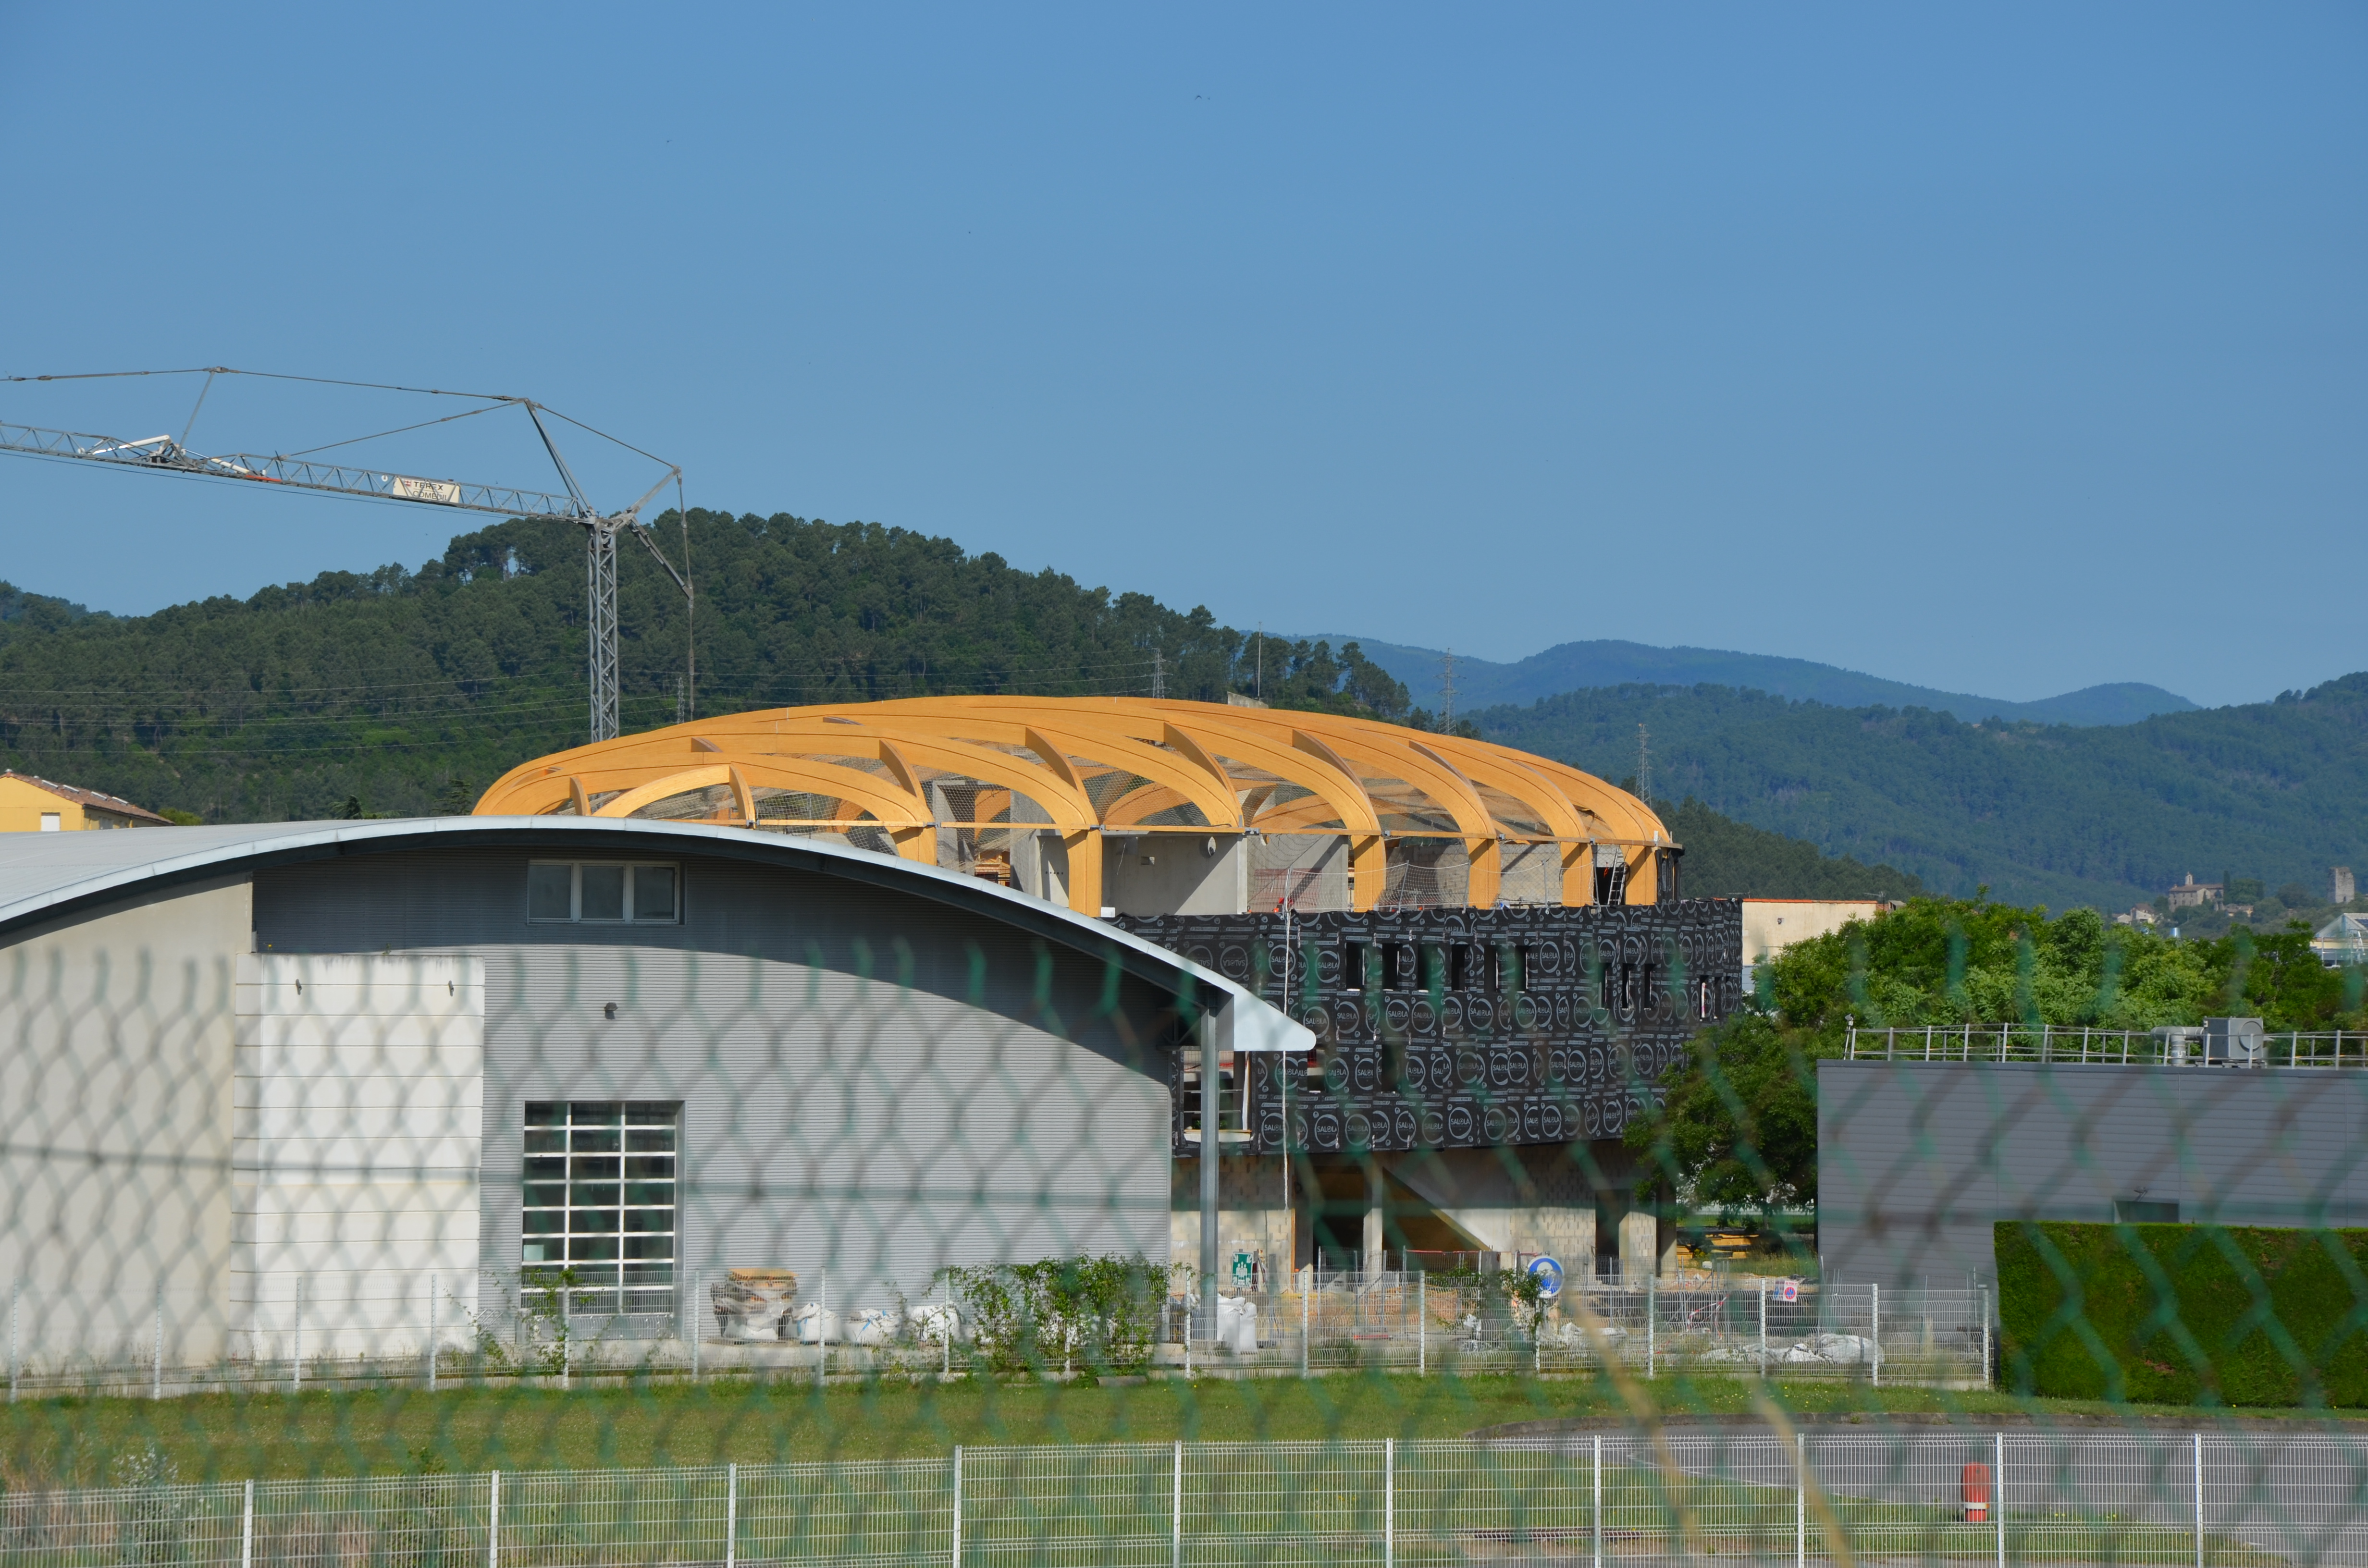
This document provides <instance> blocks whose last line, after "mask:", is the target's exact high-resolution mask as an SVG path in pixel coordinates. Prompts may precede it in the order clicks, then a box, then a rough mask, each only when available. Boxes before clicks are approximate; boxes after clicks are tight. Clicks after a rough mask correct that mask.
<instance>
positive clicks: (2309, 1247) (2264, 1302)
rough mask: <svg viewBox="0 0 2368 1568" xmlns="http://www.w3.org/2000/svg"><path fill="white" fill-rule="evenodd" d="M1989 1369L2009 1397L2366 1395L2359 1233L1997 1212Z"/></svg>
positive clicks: (2365, 1248) (2291, 1399) (2302, 1401)
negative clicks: (1999, 1375) (1994, 1325)
mask: <svg viewBox="0 0 2368 1568" xmlns="http://www.w3.org/2000/svg"><path fill="white" fill-rule="evenodd" d="M1996 1235H1997V1247H1998V1320H1999V1327H2000V1342H1999V1352H2000V1368H2001V1370H2002V1371H2003V1373H2004V1375H2005V1378H2006V1380H2007V1381H2008V1383H2009V1386H2010V1387H2012V1388H2014V1389H2016V1390H2017V1391H2018V1392H2023V1393H2035V1394H2044V1395H2050V1396H2055V1397H2059V1398H2073V1399H2107V1400H2116V1401H2119V1400H2127V1401H2132V1402H2135V1403H2160V1404H2228V1405H2328V1406H2340V1407H2345V1408H2356V1407H2360V1406H2363V1405H2368V1231H2336V1230H2288V1229H2271V1228H2269V1227H2265V1226H2222V1225H2100V1224H2074V1223H2069V1222H2066V1221H2011V1220H2009V1221H1999V1222H1998V1228H1997V1233H1996Z"/></svg>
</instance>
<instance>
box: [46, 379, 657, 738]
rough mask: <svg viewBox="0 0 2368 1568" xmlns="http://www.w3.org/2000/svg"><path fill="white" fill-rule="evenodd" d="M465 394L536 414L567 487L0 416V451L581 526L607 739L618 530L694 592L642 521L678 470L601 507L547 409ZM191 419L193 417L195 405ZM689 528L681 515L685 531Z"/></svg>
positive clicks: (601, 734) (598, 731)
mask: <svg viewBox="0 0 2368 1568" xmlns="http://www.w3.org/2000/svg"><path fill="white" fill-rule="evenodd" d="M222 373H224V372H222V370H219V369H217V370H211V371H209V372H208V374H207V383H208V385H209V386H211V384H212V378H213V376H215V375H217V374H222ZM12 379H16V380H26V379H34V380H47V379H49V378H46V377H40V378H23V377H18V378H12ZM472 395H479V396H483V397H484V401H485V402H487V403H493V404H502V403H514V404H517V405H518V406H519V407H521V408H523V409H525V410H526V414H527V417H528V418H529V419H531V420H533V421H534V428H535V434H536V435H538V436H540V437H541V439H542V445H543V449H544V450H545V451H547V452H549V453H550V454H551V460H552V466H553V467H555V468H557V469H558V471H559V477H560V482H561V483H562V484H563V485H564V488H565V494H549V493H547V492H543V491H537V490H525V489H520V488H518V487H516V486H512V485H496V484H472V483H466V482H463V481H460V480H449V479H427V478H422V477H420V476H418V475H416V474H404V473H394V472H389V471H387V470H385V469H376V468H361V467H357V466H355V465H353V464H349V463H324V462H313V461H309V460H304V459H302V458H286V457H279V456H270V457H266V456H263V455H261V454H259V453H255V452H228V453H219V454H211V455H209V454H205V453H200V452H194V451H191V450H189V449H188V448H187V447H185V446H183V445H182V444H181V441H180V440H176V439H175V438H174V437H171V436H150V437H144V438H142V439H140V440H131V441H127V440H123V439H120V438H119V437H112V436H97V435H91V434H87V433H85V432H81V431H74V430H51V429H45V428H42V427H41V426H32V425H12V424H8V423H6V422H5V421H0V452H12V453H17V454H19V455H22V456H27V457H44V458H74V459H79V460H83V461H86V462H97V463H106V464H108V465H111V466H115V467H120V468H131V469H138V470H141V471H142V472H150V473H180V474H188V475H191V476H193V477H197V478H205V479H219V480H230V481H241V482H246V483H256V484H272V485H281V486H285V487H287V488H290V489H296V490H313V491H321V492H324V493H326V494H334V495H358V496H365V497H368V498H370V499H371V500H377V501H406V502H411V503H415V504H416V505H420V506H449V507H452V508H454V509H456V510H460V511H464V512H489V513H493V514H495V515H496V516H499V517H536V518H548V519H551V520H553V521H557V520H562V519H564V520H565V521H568V522H572V523H575V524H576V525H578V526H579V527H581V528H583V529H584V531H585V556H586V584H585V598H586V607H585V608H586V623H587V630H588V632H589V637H588V639H587V640H588V642H589V644H590V646H589V648H588V649H587V651H586V664H587V665H588V668H587V671H586V675H587V678H588V684H589V686H590V688H591V692H590V698H591V700H590V720H591V723H590V729H591V734H592V739H593V740H595V741H607V740H614V739H616V738H617V736H618V734H619V733H620V719H619V707H618V704H619V697H620V688H619V682H618V669H617V661H618V652H619V648H620V642H619V638H618V631H617V540H618V538H619V536H620V535H623V534H628V533H630V534H632V536H633V538H635V539H637V540H640V541H641V543H642V545H643V548H644V549H646V550H647V551H649V552H650V555H651V556H652V558H654V559H655V561H656V562H657V563H658V564H659V565H660V566H661V567H663V568H665V570H666V575H667V576H669V577H671V578H673V579H674V582H675V585H676V586H677V587H679V588H680V589H681V590H682V591H683V596H684V598H685V600H686V601H687V602H688V601H689V600H690V599H691V597H692V595H691V586H690V579H689V577H687V576H686V575H684V574H682V573H681V572H678V571H677V570H675V565H674V562H671V561H668V560H667V559H666V552H665V551H662V550H660V549H659V548H658V546H657V541H656V540H654V539H652V538H651V537H650V530H649V528H648V527H647V525H645V524H643V522H642V520H641V512H642V508H643V507H644V506H648V505H649V504H650V502H651V501H652V500H653V499H655V497H656V495H657V494H658V493H659V492H660V491H662V490H664V489H665V488H666V486H667V485H669V484H676V485H679V483H680V482H681V479H682V470H681V469H680V468H679V467H677V466H676V465H673V464H667V465H666V473H665V474H664V475H662V476H661V477H660V478H659V480H658V482H657V483H655V484H653V485H651V486H650V488H649V489H648V491H647V492H646V493H644V494H643V496H642V498H641V499H640V500H638V501H636V502H634V503H633V504H632V506H627V507H625V508H624V509H623V510H622V511H617V512H603V511H602V510H601V509H600V508H599V507H598V506H594V505H593V504H592V501H591V499H590V498H589V497H588V496H587V495H586V494H585V492H584V487H583V486H582V485H580V484H578V483H576V481H575V470H574V469H572V468H571V467H569V465H568V462H567V460H566V458H565V457H564V455H562V453H561V452H560V449H559V443H558V442H557V441H556V440H554V439H553V438H552V433H551V427H550V426H548V425H547V424H545V423H544V421H543V415H544V414H545V413H547V412H549V410H547V409H545V408H544V407H543V405H542V404H541V403H536V402H534V401H533V400H532V399H530V398H522V397H495V396H492V395H489V394H472ZM204 400H205V394H204V393H202V392H200V393H199V403H201V404H202V403H203V402H204ZM190 417H191V419H192V420H193V421H194V419H195V417H196V415H195V414H194V412H193V413H192V415H191V416H190ZM561 417H564V415H562V416H561ZM187 435H188V432H186V431H184V432H183V438H184V439H186V438H187ZM688 526H689V519H688V517H687V516H686V518H685V527H686V530H687V529H688ZM686 537H688V534H687V532H686ZM694 667H695V666H694Z"/></svg>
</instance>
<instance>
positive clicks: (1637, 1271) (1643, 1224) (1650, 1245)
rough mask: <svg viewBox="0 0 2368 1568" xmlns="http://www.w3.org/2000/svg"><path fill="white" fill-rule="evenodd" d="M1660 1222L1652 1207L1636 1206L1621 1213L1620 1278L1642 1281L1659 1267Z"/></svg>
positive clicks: (1637, 1283) (1627, 1281)
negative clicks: (1655, 1216)
mask: <svg viewBox="0 0 2368 1568" xmlns="http://www.w3.org/2000/svg"><path fill="white" fill-rule="evenodd" d="M1659 1231H1660V1225H1659V1221H1656V1219H1655V1218H1654V1216H1653V1210H1651V1209H1650V1208H1632V1209H1630V1210H1628V1212H1626V1213H1625V1214H1622V1215H1621V1216H1620V1279H1621V1282H1622V1284H1626V1285H1642V1284H1644V1282H1645V1280H1646V1279H1647V1278H1650V1277H1651V1276H1652V1274H1653V1273H1654V1271H1655V1270H1656V1268H1657V1267H1659V1264H1660V1260H1661V1247H1660V1234H1659Z"/></svg>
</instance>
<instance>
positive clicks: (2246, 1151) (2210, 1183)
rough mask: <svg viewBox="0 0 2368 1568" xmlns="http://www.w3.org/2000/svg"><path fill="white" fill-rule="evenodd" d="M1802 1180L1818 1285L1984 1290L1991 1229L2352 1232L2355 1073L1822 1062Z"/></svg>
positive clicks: (2360, 1155)
mask: <svg viewBox="0 0 2368 1568" xmlns="http://www.w3.org/2000/svg"><path fill="white" fill-rule="evenodd" d="M2362 1043H2364V1042H2362V1041H2361V1040H2356V1039H2355V1040H2354V1041H2353V1050H2354V1051H2355V1052H2356V1051H2358V1050H2359V1048H2360V1046H2361V1045H2362ZM2199 1055H2200V1053H2199ZM1817 1167H1818V1168H1817V1186H1818V1201H1817V1246H1818V1251H1819V1252H1820V1254H1821V1255H1822V1256H1823V1258H1824V1264H1825V1270H1826V1274H1827V1278H1840V1279H1844V1280H1850V1281H1855V1282H1861V1283H1878V1284H1883V1285H1886V1286H1889V1285H1901V1286H1912V1285H1916V1284H1919V1283H1923V1282H1926V1281H1930V1283H1931V1284H1934V1285H1944V1284H1959V1283H1962V1282H1963V1281H1964V1279H1965V1278H1966V1277H1967V1276H1973V1277H1975V1278H1979V1279H1984V1280H1989V1279H1994V1278H1996V1256H1995V1253H1994V1251H1993V1246H1992V1237H1993V1231H1992V1227H1993V1225H1994V1224H1995V1223H1996V1222H1997V1221H2000V1220H2013V1219H2026V1218H2028V1219H2038V1220H2077V1221H2115V1220H2122V1221H2133V1222H2145V1221H2198V1220H2213V1221H2224V1222H2226V1223H2228V1224H2237V1225H2294V1226H2315V1225H2360V1224H2368V1070H2363V1065H2362V1064H2361V1063H2358V1062H2355V1063H2353V1064H2351V1065H2346V1066H2342V1067H2334V1066H2319V1067H2306V1066H2305V1067H2231V1066H2225V1065H2217V1064H2214V1065H2204V1064H2202V1063H2201V1062H2191V1063H2189V1064H2185V1065H2170V1064H2164V1063H2154V1062H2149V1063H2138V1062H2130V1063H2126V1064H2124V1063H2122V1062H2111V1063H2093V1062H2092V1063H2089V1064H2081V1063H2078V1062H1978V1061H1976V1062H1964V1061H1958V1062H1920V1061H1919V1062H1907V1061H1879V1060H1878V1061H1866V1060H1860V1061H1823V1062H1818V1063H1817Z"/></svg>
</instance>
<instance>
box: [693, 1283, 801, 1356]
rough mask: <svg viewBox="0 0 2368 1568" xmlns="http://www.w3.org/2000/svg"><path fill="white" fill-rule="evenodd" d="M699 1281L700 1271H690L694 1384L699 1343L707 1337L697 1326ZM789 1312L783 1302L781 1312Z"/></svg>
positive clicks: (787, 1306) (785, 1303) (787, 1305)
mask: <svg viewBox="0 0 2368 1568" xmlns="http://www.w3.org/2000/svg"><path fill="white" fill-rule="evenodd" d="M699 1279H700V1271H699V1270H698V1269H695V1268H694V1269H692V1270H691V1272H690V1381H692V1382H694V1383H695V1382H697V1381H699V1346H700V1341H701V1340H703V1339H705V1338H706V1337H707V1335H706V1333H705V1332H704V1331H703V1330H701V1329H700V1326H699ZM789 1310H790V1309H789V1304H788V1303H787V1302H783V1303H782V1305H781V1311H782V1312H788V1311H789Z"/></svg>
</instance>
